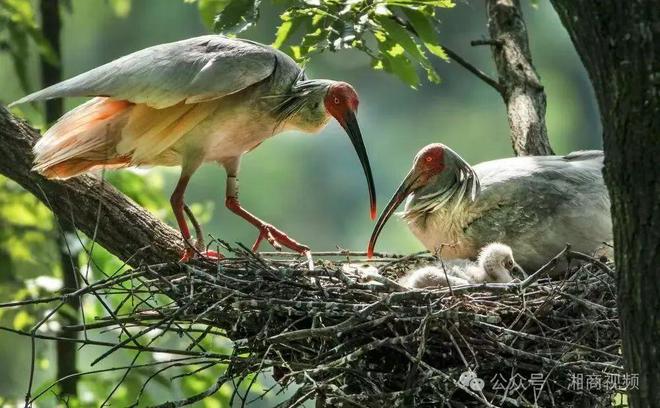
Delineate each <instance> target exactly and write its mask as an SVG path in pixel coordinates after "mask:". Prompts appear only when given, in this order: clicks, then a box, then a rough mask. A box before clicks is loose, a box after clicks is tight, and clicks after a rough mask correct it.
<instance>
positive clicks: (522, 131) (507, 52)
mask: <svg viewBox="0 0 660 408" xmlns="http://www.w3.org/2000/svg"><path fill="white" fill-rule="evenodd" d="M486 10H487V12H488V29H489V31H490V36H491V40H490V41H492V42H493V44H497V45H494V46H491V50H492V52H493V58H494V59H495V66H496V67H497V72H498V74H499V77H500V79H499V81H498V82H499V85H500V86H501V87H502V88H503V92H502V97H503V98H504V103H505V104H506V110H507V115H508V118H509V127H510V128H511V138H512V142H513V149H514V150H515V151H516V154H517V155H519V156H526V155H549V154H553V151H552V148H551V147H550V142H549V140H548V131H547V128H546V125H545V107H546V100H545V91H544V90H543V86H542V85H541V81H540V79H539V76H538V74H537V73H536V70H535V69H534V66H533V65H532V56H531V53H530V51H529V44H528V40H527V28H526V27H525V22H524V21H523V18H522V10H521V8H520V2H519V0H486Z"/></svg>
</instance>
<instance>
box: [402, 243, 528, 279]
mask: <svg viewBox="0 0 660 408" xmlns="http://www.w3.org/2000/svg"><path fill="white" fill-rule="evenodd" d="M445 271H446V274H445ZM513 271H515V272H517V273H519V274H520V275H521V276H524V275H525V272H524V271H523V270H522V268H521V267H520V266H518V264H517V263H516V261H515V260H514V259H513V253H512V251H511V247H509V246H508V245H504V244H501V243H499V242H493V243H491V244H488V245H486V246H485V247H483V248H482V249H481V252H480V253H479V257H478V258H477V262H472V261H469V260H466V259H459V260H451V261H447V262H444V269H443V265H442V264H439V265H432V266H426V267H424V268H421V269H417V270H414V271H411V272H409V273H407V274H406V275H404V276H402V277H401V278H399V284H400V285H402V286H405V287H408V288H427V287H435V286H440V287H445V286H449V285H451V286H457V285H465V284H475V283H486V282H499V283H507V282H511V281H512V280H513V277H512V276H511V272H513Z"/></svg>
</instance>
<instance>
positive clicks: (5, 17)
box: [0, 0, 59, 90]
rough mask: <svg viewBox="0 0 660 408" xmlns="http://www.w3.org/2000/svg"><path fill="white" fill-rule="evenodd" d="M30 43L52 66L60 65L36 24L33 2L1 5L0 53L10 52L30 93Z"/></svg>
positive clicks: (5, 0) (19, 0)
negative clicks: (28, 70)
mask: <svg viewBox="0 0 660 408" xmlns="http://www.w3.org/2000/svg"><path fill="white" fill-rule="evenodd" d="M30 41H32V42H34V44H36V46H37V50H38V51H39V54H41V56H42V57H43V58H44V59H45V60H46V61H48V62H50V63H51V64H53V65H56V64H58V63H59V61H58V58H57V54H56V53H55V51H54V50H53V47H51V45H50V43H49V42H48V41H47V40H46V38H45V37H44V35H43V33H42V32H41V30H40V27H39V24H38V23H37V16H36V13H35V9H34V6H33V4H32V2H30V1H25V0H2V1H0V51H5V52H8V53H9V54H10V56H11V59H12V61H13V63H14V68H15V69H16V74H17V76H18V79H19V81H20V83H21V86H22V87H23V89H25V90H27V89H28V81H27V66H26V62H27V61H28V52H29V50H30V48H29V46H28V45H29V44H30Z"/></svg>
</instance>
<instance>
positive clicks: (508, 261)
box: [504, 259, 513, 269]
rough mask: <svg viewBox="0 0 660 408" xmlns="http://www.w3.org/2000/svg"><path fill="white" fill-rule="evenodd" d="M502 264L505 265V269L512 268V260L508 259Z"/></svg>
mask: <svg viewBox="0 0 660 408" xmlns="http://www.w3.org/2000/svg"><path fill="white" fill-rule="evenodd" d="M504 266H505V267H506V269H511V268H513V261H512V260H510V259H509V260H507V261H506V262H505V263H504Z"/></svg>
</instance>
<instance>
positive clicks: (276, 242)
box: [252, 224, 309, 255]
mask: <svg viewBox="0 0 660 408" xmlns="http://www.w3.org/2000/svg"><path fill="white" fill-rule="evenodd" d="M264 239H265V240H267V241H268V242H269V243H270V244H271V245H272V246H273V248H275V249H277V250H278V251H280V250H282V247H286V248H289V249H290V250H292V251H295V252H298V253H300V254H303V255H304V254H305V253H307V252H309V247H308V246H307V245H303V244H301V243H300V242H297V241H296V240H294V239H292V238H290V237H289V236H288V235H286V234H285V233H284V232H282V231H280V230H278V229H277V228H275V227H274V226H272V225H270V224H262V225H261V226H260V227H259V236H258V237H257V240H256V241H255V242H254V245H252V251H255V252H256V251H257V249H259V245H260V244H261V241H263V240H264Z"/></svg>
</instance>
